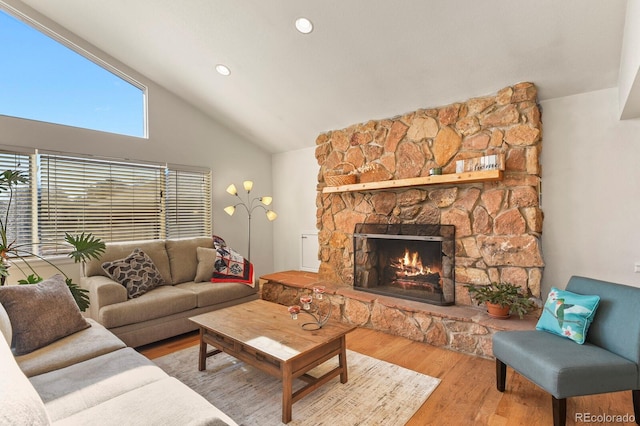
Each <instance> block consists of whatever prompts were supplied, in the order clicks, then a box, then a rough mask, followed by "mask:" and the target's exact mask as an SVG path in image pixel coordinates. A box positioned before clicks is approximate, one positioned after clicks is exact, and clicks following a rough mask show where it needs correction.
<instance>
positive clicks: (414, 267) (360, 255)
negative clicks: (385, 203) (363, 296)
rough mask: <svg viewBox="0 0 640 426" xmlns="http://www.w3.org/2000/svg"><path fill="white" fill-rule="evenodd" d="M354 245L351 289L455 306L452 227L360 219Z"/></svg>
mask: <svg viewBox="0 0 640 426" xmlns="http://www.w3.org/2000/svg"><path fill="white" fill-rule="evenodd" d="M353 247H354V261H353V264H354V272H353V277H354V284H353V287H354V289H356V290H361V291H368V292H371V293H376V294H381V295H386V296H393V297H399V298H402V299H408V300H417V301H419V302H427V303H433V304H436V305H452V304H454V302H455V278H454V262H455V228H454V227H453V226H452V225H418V224H407V225H404V224H386V225H385V224H375V223H359V224H357V225H356V228H355V232H354V234H353Z"/></svg>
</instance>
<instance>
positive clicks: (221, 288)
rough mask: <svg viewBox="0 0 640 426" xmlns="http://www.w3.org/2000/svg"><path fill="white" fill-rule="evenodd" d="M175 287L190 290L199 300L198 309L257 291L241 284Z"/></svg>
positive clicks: (193, 284)
mask: <svg viewBox="0 0 640 426" xmlns="http://www.w3.org/2000/svg"><path fill="white" fill-rule="evenodd" d="M175 287H177V288H180V289H183V290H188V291H190V292H192V293H194V294H195V295H196V296H197V298H198V302H197V303H198V308H201V307H204V306H211V305H217V304H218V303H225V302H230V301H232V300H236V299H241V298H243V297H247V296H251V295H252V294H255V293H256V291H257V289H254V288H252V287H249V286H248V285H245V284H239V283H215V284H214V283H194V282H190V283H182V284H178V285H176V286H175Z"/></svg>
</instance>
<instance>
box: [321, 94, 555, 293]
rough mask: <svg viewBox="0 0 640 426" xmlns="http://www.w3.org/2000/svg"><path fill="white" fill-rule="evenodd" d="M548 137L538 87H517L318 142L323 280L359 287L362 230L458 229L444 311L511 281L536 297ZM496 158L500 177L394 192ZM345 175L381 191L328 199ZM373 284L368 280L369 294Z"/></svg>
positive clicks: (357, 128) (349, 192) (540, 267)
mask: <svg viewBox="0 0 640 426" xmlns="http://www.w3.org/2000/svg"><path fill="white" fill-rule="evenodd" d="M541 132H542V123H541V119H540V109H539V107H538V105H537V90H536V87H535V86H534V85H533V84H532V83H519V84H516V85H513V86H509V87H505V88H504V89H502V90H500V91H499V92H497V93H496V94H495V95H491V96H485V97H481V98H473V99H470V100H467V101H464V102H458V103H454V104H451V105H447V106H443V107H438V108H427V109H419V110H417V111H413V112H410V113H407V114H404V115H402V116H397V117H393V118H388V119H381V120H371V121H367V122H365V123H360V124H354V125H352V126H350V127H348V128H345V129H339V130H333V131H329V132H326V133H323V134H321V135H319V136H318V138H317V141H316V152H315V155H316V159H317V161H318V164H319V166H320V169H319V174H318V195H317V203H316V204H317V228H318V231H319V232H318V240H319V244H320V249H319V258H320V262H321V263H320V269H319V277H320V278H321V279H322V280H325V281H329V282H334V283H336V284H338V285H345V286H351V287H354V286H355V285H356V284H355V283H356V282H357V281H358V280H359V279H360V278H359V277H357V276H356V275H358V274H359V273H360V272H359V271H360V269H359V268H360V266H359V265H358V264H357V263H358V261H357V260H354V259H358V247H357V245H358V242H357V239H354V234H357V232H356V225H357V224H361V223H367V224H380V225H384V226H391V225H399V224H403V225H407V224H409V225H452V226H453V227H455V238H454V243H453V247H452V251H451V252H452V253H455V254H454V255H453V256H454V262H451V265H452V271H451V274H450V276H449V277H450V279H451V280H452V284H453V285H452V286H451V287H450V290H446V291H445V290H443V296H442V300H440V301H439V302H437V303H442V304H448V303H449V302H451V301H453V300H455V304H456V305H460V304H461V305H471V304H472V302H471V300H470V298H469V296H468V294H467V292H466V289H465V287H464V284H467V283H472V284H489V283H491V282H492V281H502V282H511V283H514V284H517V285H520V286H521V287H522V288H523V289H525V290H529V291H531V293H532V294H533V295H536V296H539V295H540V282H541V278H542V270H543V267H544V262H543V260H542V254H541V249H540V237H541V233H542V217H543V215H542V211H541V209H540V202H539V199H540V162H539V159H540V150H541ZM493 154H497V155H500V156H502V158H504V171H503V172H502V173H501V174H500V177H499V179H493V180H477V181H473V180H472V181H465V182H460V183H457V182H455V181H447V182H445V183H437V182H436V183H435V184H434V183H429V184H422V183H417V184H415V185H403V186H402V187H397V188H396V187H394V185H393V183H394V182H396V181H397V180H401V181H402V182H406V181H411V179H412V178H417V177H425V176H429V174H430V170H431V169H432V168H441V169H442V176H443V177H446V176H447V175H450V176H455V175H454V174H455V172H456V161H457V160H464V159H470V158H477V157H482V156H486V155H493ZM345 166H347V167H346V168H345ZM340 168H345V169H347V170H353V171H354V172H353V173H354V174H356V175H357V182H358V183H375V185H369V186H364V187H363V189H362V190H360V189H353V188H351V189H349V190H345V191H342V190H340V191H333V192H327V183H326V182H325V179H324V176H325V175H326V174H327V173H328V172H332V171H335V170H337V169H340ZM420 182H422V181H420ZM378 184H379V185H378ZM329 189H330V188H329ZM334 189H335V188H334ZM354 241H355V243H354ZM454 263H455V267H453V264H454ZM376 273H379V272H376ZM363 274H364V275H367V274H375V273H373V272H366V271H365V270H363ZM448 279H449V278H448ZM373 282H374V280H373V279H372V278H369V279H365V283H366V284H365V286H369V287H373V284H372V283H373ZM405 284H407V285H408V284H410V283H406V282H405ZM358 285H359V286H360V285H361V283H360V282H359V283H358ZM449 291H453V294H450V293H448V292H449Z"/></svg>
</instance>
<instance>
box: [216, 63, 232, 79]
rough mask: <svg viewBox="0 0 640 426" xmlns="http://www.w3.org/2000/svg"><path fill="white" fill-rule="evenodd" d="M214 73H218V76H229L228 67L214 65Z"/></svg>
mask: <svg viewBox="0 0 640 426" xmlns="http://www.w3.org/2000/svg"><path fill="white" fill-rule="evenodd" d="M216 71H218V74H220V75H224V76H227V75H229V74H231V70H230V69H229V67H228V66H226V65H223V64H218V65H216Z"/></svg>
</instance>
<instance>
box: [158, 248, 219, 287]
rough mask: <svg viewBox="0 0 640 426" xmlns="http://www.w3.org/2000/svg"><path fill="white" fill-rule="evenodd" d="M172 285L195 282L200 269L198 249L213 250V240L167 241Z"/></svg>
mask: <svg viewBox="0 0 640 426" xmlns="http://www.w3.org/2000/svg"><path fill="white" fill-rule="evenodd" d="M166 247H167V254H168V255H169V264H170V265H171V277H172V278H173V281H172V284H179V283H185V282H187V281H193V280H194V278H195V276H196V269H197V267H198V256H197V252H196V251H197V249H198V247H206V248H213V238H211V237H201V238H188V239H175V240H167V241H166Z"/></svg>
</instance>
